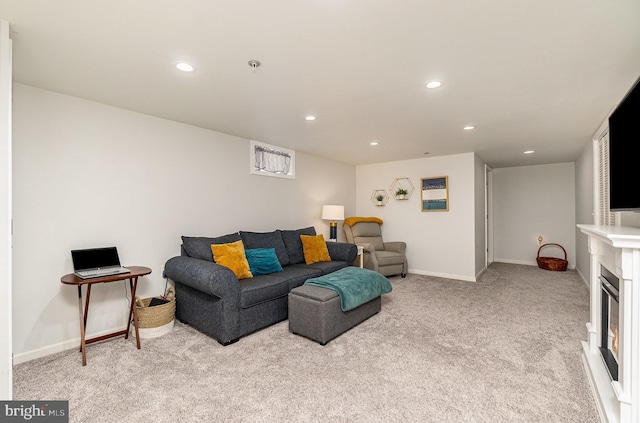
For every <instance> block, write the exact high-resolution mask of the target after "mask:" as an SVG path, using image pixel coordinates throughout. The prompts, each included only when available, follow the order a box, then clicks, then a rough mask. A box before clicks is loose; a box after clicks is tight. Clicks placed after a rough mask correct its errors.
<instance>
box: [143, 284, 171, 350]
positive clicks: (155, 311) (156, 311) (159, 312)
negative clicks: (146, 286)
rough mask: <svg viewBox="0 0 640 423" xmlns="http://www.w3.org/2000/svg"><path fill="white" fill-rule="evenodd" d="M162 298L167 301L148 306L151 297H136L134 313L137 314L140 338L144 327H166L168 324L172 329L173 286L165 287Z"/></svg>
mask: <svg viewBox="0 0 640 423" xmlns="http://www.w3.org/2000/svg"><path fill="white" fill-rule="evenodd" d="M164 298H165V299H167V300H169V302H167V303H165V304H160V305H155V306H153V307H149V303H150V302H151V300H152V299H153V298H144V299H140V297H136V313H137V315H138V329H139V330H140V337H141V338H143V335H142V333H143V330H145V329H153V328H160V327H163V328H168V327H169V325H170V326H171V329H173V325H172V323H173V321H174V319H175V314H176V296H175V291H174V289H173V287H169V288H167V291H166V292H165V294H164ZM153 332H157V331H153ZM156 336H159V335H156Z"/></svg>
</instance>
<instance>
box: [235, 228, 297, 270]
mask: <svg viewBox="0 0 640 423" xmlns="http://www.w3.org/2000/svg"><path fill="white" fill-rule="evenodd" d="M240 237H241V238H242V243H243V244H244V248H245V250H248V249H252V248H275V249H276V256H278V261H279V262H280V264H281V265H282V266H286V265H288V264H289V255H288V254H287V249H286V248H285V246H284V242H283V241H282V234H281V231H280V230H275V231H273V232H246V231H240Z"/></svg>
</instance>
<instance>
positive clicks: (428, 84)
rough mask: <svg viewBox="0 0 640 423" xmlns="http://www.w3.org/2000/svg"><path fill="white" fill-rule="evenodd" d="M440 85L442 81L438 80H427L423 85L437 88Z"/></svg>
mask: <svg viewBox="0 0 640 423" xmlns="http://www.w3.org/2000/svg"><path fill="white" fill-rule="evenodd" d="M441 85H442V82H440V81H429V82H427V83H426V84H425V87H427V88H438V87H439V86H441Z"/></svg>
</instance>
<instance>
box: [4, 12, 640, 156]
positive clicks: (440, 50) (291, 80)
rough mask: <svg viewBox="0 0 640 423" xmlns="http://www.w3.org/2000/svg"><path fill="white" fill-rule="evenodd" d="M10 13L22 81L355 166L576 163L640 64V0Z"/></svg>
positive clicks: (16, 66) (17, 78)
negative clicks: (443, 159)
mask: <svg viewBox="0 0 640 423" xmlns="http://www.w3.org/2000/svg"><path fill="white" fill-rule="evenodd" d="M0 18H1V19H3V20H6V21H8V22H9V23H10V25H11V38H12V39H13V66H14V71H13V78H14V81H16V82H20V83H24V84H28V85H31V86H34V87H40V88H44V89H47V90H52V91H56V92H59V93H64V94H69V95H72V96H76V97H80V98H84V99H89V100H93V101H97V102H100V103H104V104H108V105H113V106H116V107H120V108H124V109H128V110H133V111H136V112H140V113H145V114H149V115H153V116H158V117H162V118H166V119H171V120H174V121H178V122H184V123H186V124H190V125H195V126H198V127H202V128H208V129H212V130H215V131H219V132H223V133H227V134H232V135H236V136H239V137H243V138H247V139H253V140H258V141H262V142H265V143H269V144H274V145H278V146H281V147H286V148H290V149H294V150H297V151H302V152H305V153H308V154H312V155H317V156H321V157H326V158H329V159H333V160H338V161H341V162H345V163H349V164H353V165H361V164H369V163H380V162H387V161H395V160H407V159H417V158H423V157H434V156H441V155H449V154H459V153H467V152H472V151H473V152H476V153H477V154H478V155H479V156H480V157H481V158H482V159H483V160H484V161H485V162H487V164H489V165H490V166H492V167H494V168H499V167H510V166H523V165H533V164H550V163H561V162H573V161H575V160H576V159H577V158H578V157H579V154H580V153H581V151H582V150H583V149H584V147H585V146H586V145H587V143H588V142H589V141H590V140H591V139H592V137H593V136H594V133H595V132H596V131H597V129H598V127H599V126H600V125H601V123H602V122H603V121H604V120H605V119H606V118H607V116H608V115H609V113H610V112H611V111H612V109H613V108H614V107H615V106H616V104H617V103H618V102H619V101H620V100H621V99H622V98H623V97H624V95H625V93H626V92H627V90H628V89H629V88H630V87H631V86H632V85H633V83H634V82H635V80H636V79H637V78H638V77H639V76H640V2H639V1H637V0H608V1H586V2H585V1H584V0H563V1H558V0H537V1H535V2H534V1H529V2H522V1H513V0H483V1H456V0H453V1H435V0H402V1H389V0H295V1H294V0H269V1H266V0H234V1H222V0H180V1H177V0H153V1H152V0H137V1H131V0H103V1H99V0H95V1H86V0H56V1H51V0H0ZM250 60H258V61H260V63H261V65H260V66H259V67H258V68H256V69H252V68H251V67H250V66H249V65H248V62H249V61H250ZM179 61H187V62H190V63H191V64H193V65H194V66H195V67H196V70H195V72H191V73H184V72H181V71H178V70H177V69H176V68H175V64H176V63H177V62H179ZM431 80H440V81H442V82H443V85H442V86H441V87H440V88H437V89H431V90H430V89H426V88H425V87H424V85H425V83H426V82H428V81H431ZM307 115H314V116H316V117H317V119H316V120H315V121H312V122H309V121H306V120H305V116H307ZM466 125H474V126H475V127H476V128H475V129H474V130H471V131H465V130H463V127H464V126H466ZM372 141H378V142H379V144H378V145H377V146H375V147H374V146H371V145H370V142H372ZM525 150H535V153H534V154H528V155H525V154H523V151H525Z"/></svg>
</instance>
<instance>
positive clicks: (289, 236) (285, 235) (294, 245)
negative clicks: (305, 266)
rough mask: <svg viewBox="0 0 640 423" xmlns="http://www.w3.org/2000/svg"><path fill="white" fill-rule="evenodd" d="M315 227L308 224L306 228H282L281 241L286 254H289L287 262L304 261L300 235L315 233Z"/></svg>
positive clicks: (296, 262)
mask: <svg viewBox="0 0 640 423" xmlns="http://www.w3.org/2000/svg"><path fill="white" fill-rule="evenodd" d="M315 234H316V228H314V227H313V226H309V227H308V228H301V229H295V230H283V231H282V241H284V246H285V247H286V248H287V254H288V255H289V264H298V263H304V251H303V250H302V241H301V240H300V235H311V236H313V235H315Z"/></svg>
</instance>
